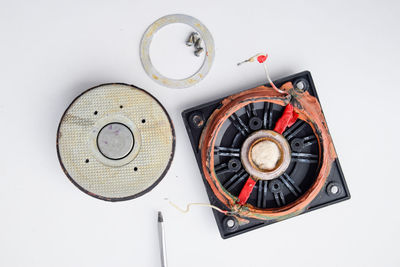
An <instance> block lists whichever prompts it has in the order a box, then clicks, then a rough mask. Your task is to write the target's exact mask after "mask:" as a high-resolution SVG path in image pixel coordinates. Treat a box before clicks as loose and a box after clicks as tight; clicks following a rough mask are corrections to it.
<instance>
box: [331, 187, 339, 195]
mask: <svg viewBox="0 0 400 267" xmlns="http://www.w3.org/2000/svg"><path fill="white" fill-rule="evenodd" d="M331 193H332V194H334V195H336V194H337V193H339V187H338V186H337V185H334V186H332V187H331Z"/></svg>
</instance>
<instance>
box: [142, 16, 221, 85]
mask: <svg viewBox="0 0 400 267" xmlns="http://www.w3.org/2000/svg"><path fill="white" fill-rule="evenodd" d="M172 23H183V24H187V25H189V26H191V27H193V28H194V29H195V30H196V31H197V32H198V33H199V34H200V37H201V38H202V40H203V42H204V45H205V47H204V49H205V57H204V61H203V64H202V65H201V67H200V69H199V70H198V71H197V72H196V73H194V74H193V75H191V76H190V77H188V78H186V79H170V78H168V77H165V76H164V75H162V74H161V73H160V72H158V71H157V69H155V68H154V66H153V63H152V62H151V59H150V44H151V41H152V40H153V36H154V34H155V33H156V32H157V31H159V30H160V29H161V28H162V27H164V26H167V25H169V24H172ZM214 57H215V47H214V39H213V37H212V35H211V33H210V31H209V30H208V29H207V28H206V26H204V24H203V23H201V22H200V21H199V20H198V19H196V18H194V17H191V16H188V15H183V14H174V15H167V16H164V17H162V18H160V19H158V20H156V21H155V22H154V23H153V24H151V25H150V26H149V27H148V28H147V30H146V31H145V33H144V34H143V37H142V40H141V42H140V59H141V61H142V65H143V68H144V70H145V71H146V73H147V75H149V77H150V78H151V79H152V80H154V81H155V82H157V83H159V84H161V85H163V86H166V87H170V88H187V87H190V86H192V85H194V84H196V83H198V82H200V81H201V80H202V79H203V78H204V77H205V76H206V75H207V74H208V72H209V71H210V69H211V66H212V63H213V61H214Z"/></svg>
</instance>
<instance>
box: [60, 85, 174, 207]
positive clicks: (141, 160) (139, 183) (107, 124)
mask: <svg viewBox="0 0 400 267" xmlns="http://www.w3.org/2000/svg"><path fill="white" fill-rule="evenodd" d="M174 150H175V133H174V128H173V125H172V123H171V120H170V118H169V116H168V114H167V112H166V111H165V109H164V108H163V106H162V105H161V104H160V103H159V102H158V101H157V100H156V99H155V98H154V97H153V96H151V95H150V94H149V93H147V92H146V91H144V90H142V89H140V88H137V87H135V86H132V85H127V84H104V85H100V86H97V87H93V88H91V89H89V90H87V91H86V92H84V93H83V94H81V95H80V96H78V97H77V98H76V99H75V100H74V101H73V102H72V103H71V105H70V106H69V107H68V109H67V110H66V111H65V113H64V115H63V117H62V119H61V122H60V125H59V127H58V133H57V153H58V158H59V161H60V163H61V167H62V168H63V170H64V172H65V174H66V175H67V176H68V178H69V179H70V180H71V181H72V182H73V183H74V184H75V185H76V186H77V187H78V188H79V189H81V190H82V191H84V192H85V193H87V194H89V195H91V196H93V197H96V198H99V199H103V200H108V201H121V200H128V199H132V198H135V197H138V196H141V195H143V194H145V193H146V192H148V191H150V190H151V189H152V188H153V187H154V186H156V185H157V184H158V183H159V182H160V181H161V179H162V178H163V177H164V175H165V174H166V172H167V171H168V169H169V166H170V165H171V162H172V158H173V155H174Z"/></svg>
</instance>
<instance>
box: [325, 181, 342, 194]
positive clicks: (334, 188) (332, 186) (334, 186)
mask: <svg viewBox="0 0 400 267" xmlns="http://www.w3.org/2000/svg"><path fill="white" fill-rule="evenodd" d="M326 192H327V193H328V195H330V196H337V195H339V194H340V193H341V192H342V188H341V186H340V185H339V184H338V183H329V184H328V186H327V187H326Z"/></svg>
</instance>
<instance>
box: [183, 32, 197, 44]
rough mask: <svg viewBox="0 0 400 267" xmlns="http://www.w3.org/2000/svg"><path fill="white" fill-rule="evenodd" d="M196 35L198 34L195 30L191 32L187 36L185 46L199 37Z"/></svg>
mask: <svg viewBox="0 0 400 267" xmlns="http://www.w3.org/2000/svg"><path fill="white" fill-rule="evenodd" d="M198 35H199V34H198V33H197V32H192V33H191V34H190V35H189V38H188V39H187V41H186V45H187V46H192V45H193V44H194V43H195V42H196V40H197V39H198V38H199V37H198Z"/></svg>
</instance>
